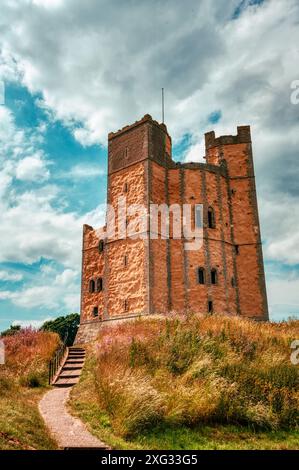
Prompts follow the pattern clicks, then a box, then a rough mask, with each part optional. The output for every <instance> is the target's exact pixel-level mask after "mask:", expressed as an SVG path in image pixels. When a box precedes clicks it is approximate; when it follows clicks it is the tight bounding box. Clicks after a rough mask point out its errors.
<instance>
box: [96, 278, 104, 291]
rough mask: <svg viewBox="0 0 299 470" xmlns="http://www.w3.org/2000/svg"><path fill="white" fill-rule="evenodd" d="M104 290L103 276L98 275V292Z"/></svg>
mask: <svg viewBox="0 0 299 470" xmlns="http://www.w3.org/2000/svg"><path fill="white" fill-rule="evenodd" d="M102 290H103V278H102V277H98V279H97V292H102Z"/></svg>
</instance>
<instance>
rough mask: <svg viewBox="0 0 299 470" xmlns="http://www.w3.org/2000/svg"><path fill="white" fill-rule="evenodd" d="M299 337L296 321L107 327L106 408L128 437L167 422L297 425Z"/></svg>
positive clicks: (178, 320)
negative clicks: (295, 351) (298, 346)
mask: <svg viewBox="0 0 299 470" xmlns="http://www.w3.org/2000/svg"><path fill="white" fill-rule="evenodd" d="M298 338H299V321H295V320H294V321H289V322H284V323H281V324H274V323H263V324H260V323H255V322H252V321H250V320H245V319H240V318H236V317H225V316H209V317H204V318H198V317H196V316H189V317H183V316H181V317H180V316H177V317H176V316H173V317H170V318H167V319H149V318H148V319H145V318H144V319H140V320H137V321H134V322H127V323H123V324H119V325H117V326H115V325H114V326H111V327H106V328H105V329H103V330H102V332H101V334H100V337H99V340H98V342H97V345H96V355H97V367H96V370H95V382H96V389H97V393H98V400H99V405H100V406H101V408H102V409H103V410H105V411H106V412H107V413H108V414H109V416H110V419H111V422H112V425H113V427H114V429H115V431H116V432H118V433H120V434H121V435H123V436H128V435H132V434H134V433H136V432H138V431H140V430H142V429H146V428H147V427H148V426H152V425H153V424H158V423H162V422H166V423H172V424H184V425H188V426H194V425H198V424H200V423H208V422H214V423H232V424H235V423H237V424H247V425H250V426H253V427H255V428H267V429H278V428H289V427H295V426H298V419H299V411H298V410H299V407H298V405H299V389H298V385H299V379H298V366H295V365H292V364H291V362H290V354H291V349H290V344H291V342H292V341H293V340H294V339H298Z"/></svg>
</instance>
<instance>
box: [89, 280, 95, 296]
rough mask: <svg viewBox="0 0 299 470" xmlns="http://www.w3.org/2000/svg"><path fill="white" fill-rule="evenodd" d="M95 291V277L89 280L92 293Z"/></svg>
mask: <svg viewBox="0 0 299 470" xmlns="http://www.w3.org/2000/svg"><path fill="white" fill-rule="evenodd" d="M94 291H95V282H94V280H93V279H91V280H90V281H89V292H90V293H91V294H92V293H93V292H94Z"/></svg>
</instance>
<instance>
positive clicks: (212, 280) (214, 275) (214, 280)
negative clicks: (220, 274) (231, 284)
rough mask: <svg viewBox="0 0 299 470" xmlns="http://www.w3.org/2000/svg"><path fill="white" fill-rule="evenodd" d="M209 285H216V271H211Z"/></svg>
mask: <svg viewBox="0 0 299 470" xmlns="http://www.w3.org/2000/svg"><path fill="white" fill-rule="evenodd" d="M211 284H217V271H216V269H211Z"/></svg>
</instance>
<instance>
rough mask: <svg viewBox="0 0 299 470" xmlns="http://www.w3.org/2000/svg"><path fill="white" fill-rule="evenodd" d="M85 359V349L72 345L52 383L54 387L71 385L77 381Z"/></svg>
mask: <svg viewBox="0 0 299 470" xmlns="http://www.w3.org/2000/svg"><path fill="white" fill-rule="evenodd" d="M84 361H85V350H84V349H83V348H77V347H75V346H72V347H70V348H69V350H68V356H67V359H66V361H65V363H64V365H63V367H62V369H61V371H60V374H59V376H58V378H57V379H56V381H55V383H54V384H53V385H54V386H55V387H72V386H73V385H75V384H76V383H77V382H78V381H79V377H80V374H81V370H82V367H83V365H84Z"/></svg>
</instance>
